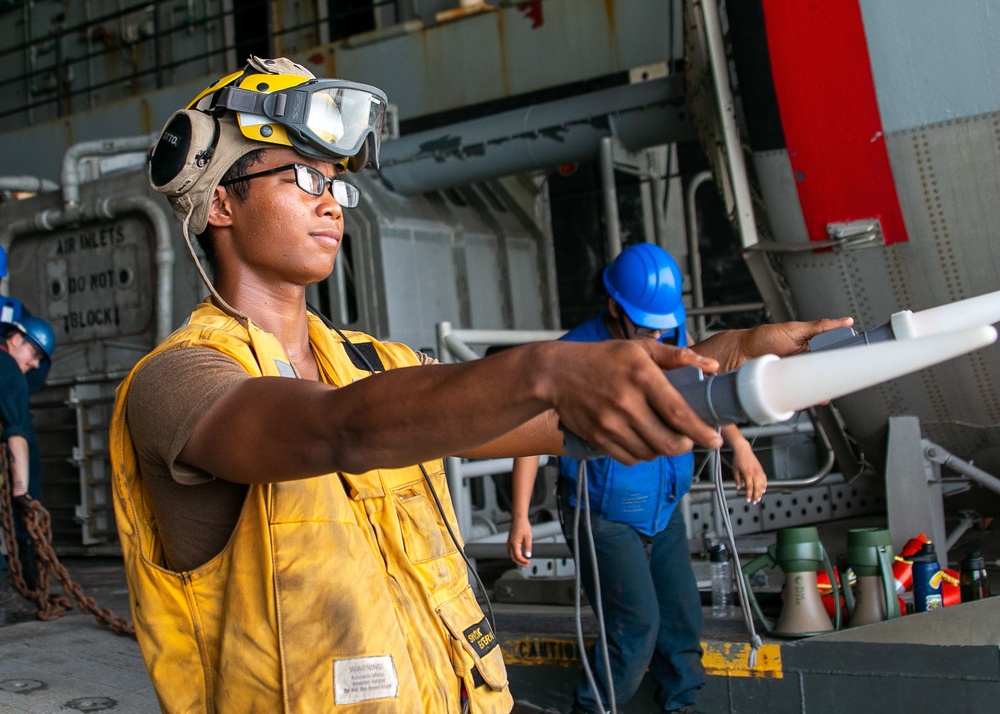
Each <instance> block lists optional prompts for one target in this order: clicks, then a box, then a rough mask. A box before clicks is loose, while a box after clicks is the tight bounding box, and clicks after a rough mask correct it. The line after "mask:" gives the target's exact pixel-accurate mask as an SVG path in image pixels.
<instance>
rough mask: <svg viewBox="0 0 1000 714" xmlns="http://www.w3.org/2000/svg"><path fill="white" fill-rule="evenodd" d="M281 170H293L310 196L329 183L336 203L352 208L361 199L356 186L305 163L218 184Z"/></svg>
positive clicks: (299, 185)
mask: <svg viewBox="0 0 1000 714" xmlns="http://www.w3.org/2000/svg"><path fill="white" fill-rule="evenodd" d="M282 171H294V172H295V185H296V186H298V187H299V188H301V189H302V190H303V191H305V192H306V193H308V194H309V195H310V196H322V195H323V191H324V189H326V187H327V185H329V186H330V195H331V196H333V197H334V198H335V199H337V203H339V204H340V205H341V206H343V207H344V208H354V207H356V206H357V205H358V203H360V201H361V191H359V190H358V187H357V186H352V185H351V184H349V183H347V182H346V181H343V180H341V179H338V178H327V177H326V176H324V175H323V173H322V172H321V171H319V170H318V169H314V168H313V167H312V166H306V165H305V164H285V165H284V166H278V167H277V168H273V169H268V170H267V171H258V172H257V173H255V174H247V175H246V176H240V177H238V178H231V179H227V180H226V181H220V182H219V185H220V186H229V185H230V184H234V183H237V182H239V181H249V180H250V179H255V178H260V177H261V176H270V175H271V174H277V173H281V172H282Z"/></svg>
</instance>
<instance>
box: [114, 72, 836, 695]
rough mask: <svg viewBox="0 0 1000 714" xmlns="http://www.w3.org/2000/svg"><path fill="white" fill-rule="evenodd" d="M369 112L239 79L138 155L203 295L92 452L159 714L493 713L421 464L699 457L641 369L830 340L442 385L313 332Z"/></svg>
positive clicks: (370, 348)
mask: <svg viewBox="0 0 1000 714" xmlns="http://www.w3.org/2000/svg"><path fill="white" fill-rule="evenodd" d="M385 102H386V99H385V95H384V94H383V93H382V92H381V91H380V90H378V89H376V88H374V87H370V86H366V85H360V84H356V83H352V82H345V81H341V80H327V79H319V80H317V79H315V78H314V77H313V76H312V74H310V73H309V72H308V70H306V69H305V68H303V67H301V66H300V65H297V64H295V63H293V62H290V61H289V60H286V59H277V60H262V59H259V58H251V59H250V60H249V63H248V65H247V67H246V69H245V70H243V71H241V72H237V73H235V74H233V75H230V76H228V77H225V78H223V79H222V80H220V81H219V82H218V83H216V84H215V85H213V86H212V87H209V88H208V89H206V90H205V91H204V92H203V93H201V94H200V95H199V96H198V97H196V98H195V99H194V101H192V103H191V104H190V105H189V106H188V107H187V108H186V109H184V110H182V111H179V112H177V113H175V114H174V115H173V116H172V117H171V118H170V119H169V120H168V121H167V124H166V126H165V127H164V129H163V131H162V133H161V135H160V137H159V140H158V141H157V143H156V145H155V147H154V150H153V152H152V154H151V158H150V180H151V183H152V185H153V186H154V188H155V189H156V190H158V191H160V192H161V193H163V194H165V195H166V196H167V198H168V199H169V200H170V203H171V205H172V207H173V208H174V211H175V213H176V214H177V216H178V218H180V219H181V221H182V222H183V231H184V236H185V239H187V240H188V242H189V247H191V246H190V235H192V234H194V235H196V236H197V238H198V241H199V243H200V244H201V247H202V249H203V252H204V253H205V255H206V256H207V259H208V261H209V264H210V266H211V268H212V272H213V273H214V275H213V278H214V279H213V280H211V281H210V280H209V279H208V277H207V276H203V277H205V282H206V284H207V286H208V287H209V290H210V292H211V293H212V296H211V297H210V298H208V299H206V301H205V302H203V303H202V304H201V305H199V306H198V308H197V309H196V310H195V311H194V313H193V314H192V315H191V316H190V318H189V319H188V321H187V322H186V324H185V325H184V326H183V327H181V328H180V329H178V330H177V331H176V332H175V333H174V334H173V335H171V336H170V337H169V338H168V339H167V340H166V341H164V342H163V344H161V345H160V346H159V347H158V348H157V349H155V350H154V351H153V352H152V353H151V354H150V355H148V356H147V357H146V358H144V359H143V360H142V361H141V362H140V363H139V364H138V365H136V367H135V368H134V369H133V371H132V373H131V374H130V375H129V377H128V378H127V379H126V380H125V381H124V382H123V383H122V385H121V387H120V388H119V391H118V395H117V401H116V405H115V413H114V417H113V421H112V426H111V450H112V464H113V471H114V496H115V509H116V516H117V520H118V528H119V533H120V538H121V543H122V550H123V554H124V560H125V567H126V572H127V576H128V582H129V591H130V598H131V611H132V616H133V619H134V622H135V628H136V634H137V637H138V640H139V644H140V646H141V649H142V654H143V657H144V659H145V662H146V665H147V668H148V669H149V672H150V675H151V677H152V680H153V683H154V685H155V688H156V692H157V696H158V697H159V700H160V704H161V706H162V708H163V710H164V711H166V712H184V713H188V712H221V713H229V712H238V713H242V712H268V714H271V713H273V712H282V711H285V712H303V713H307V714H311V713H314V712H365V713H366V714H367V713H369V712H374V713H379V712H393V713H399V714H411V713H413V712H429V713H432V714H450V713H456V714H457V713H458V712H460V711H463V710H467V711H470V712H473V713H485V712H507V711H509V710H510V709H511V706H512V699H511V695H510V692H509V690H508V683H507V675H506V671H505V669H504V665H503V660H502V656H501V653H500V649H499V647H498V644H497V639H496V635H495V633H494V632H493V631H492V628H491V627H490V623H489V622H488V621H487V619H486V618H485V617H484V616H483V612H482V610H481V609H480V607H479V605H478V604H477V602H476V599H475V597H474V595H473V592H472V590H471V588H470V586H469V582H468V576H467V571H466V566H465V563H464V561H463V560H462V558H461V555H460V553H459V542H458V533H457V526H456V523H455V517H454V513H453V511H452V508H451V499H450V495H449V493H448V489H447V485H446V483H445V479H444V475H443V471H442V466H441V461H440V457H441V456H443V455H447V454H465V455H469V456H475V457H492V456H501V455H506V456H517V455H526V454H537V453H561V444H562V432H561V431H560V429H559V420H560V419H561V420H562V422H563V423H564V424H565V425H566V427H567V428H569V429H571V430H572V431H574V432H575V433H577V434H579V435H580V436H581V437H583V438H584V439H586V440H587V441H588V442H590V443H591V444H592V445H593V446H595V447H596V448H598V449H600V450H602V451H603V452H605V453H607V454H609V455H612V456H613V457H614V458H616V459H618V460H620V461H624V462H626V463H634V462H636V461H637V460H644V459H651V458H654V457H657V456H659V455H663V454H674V453H681V452H684V451H688V450H690V449H691V447H692V442H693V441H694V442H697V443H699V444H702V445H706V446H714V445H716V444H717V443H718V440H719V437H718V435H717V434H716V432H715V431H714V430H713V429H711V428H709V427H708V426H707V425H705V424H704V423H702V422H700V421H699V420H698V419H697V418H696V417H695V416H694V414H693V413H692V412H691V411H690V410H689V409H688V407H687V405H686V404H685V403H684V402H683V400H682V399H680V397H679V396H678V395H677V394H676V392H674V391H673V390H672V389H670V388H669V386H668V384H667V382H666V381H665V379H664V377H663V374H662V370H663V369H668V368H671V367H677V366H681V365H686V364H693V365H697V366H699V367H702V368H705V369H710V370H711V369H716V368H718V366H719V365H718V364H717V362H716V360H715V359H712V358H711V357H723V358H724V361H723V366H724V367H725V368H731V366H734V365H735V364H738V363H739V362H740V361H742V360H743V359H745V358H747V357H749V356H752V355H754V354H760V353H762V352H775V353H778V354H787V353H790V352H794V351H798V350H800V349H802V348H803V346H804V345H805V343H806V341H807V340H808V339H809V337H811V336H812V335H814V334H816V333H817V332H819V331H822V330H823V329H829V328H830V327H832V326H835V325H837V324H841V323H840V322H837V321H823V322H817V323H791V324H790V326H787V325H786V326H784V327H777V326H768V327H767V328H757V329H756V330H754V331H750V332H742V333H727V334H726V335H722V336H720V337H718V338H717V339H714V340H713V341H709V342H706V343H703V344H704V345H707V346H704V347H700V349H701V351H702V352H703V354H704V355H708V356H701V355H698V354H696V353H695V352H694V351H691V350H676V349H673V348H670V347H667V346H664V345H660V344H656V343H653V342H652V341H649V343H650V344H648V345H645V344H644V345H640V344H630V343H625V342H621V341H612V342H606V343H601V344H572V343H546V344H538V345H532V346H528V347H525V348H519V349H514V350H508V351H505V352H503V353H501V354H498V355H495V356H493V357H490V358H487V359H484V360H480V361H478V362H474V363H466V364H460V365H439V364H428V363H430V362H432V360H429V359H428V358H427V357H425V356H424V355H421V354H418V353H415V352H413V351H412V350H410V349H409V348H407V347H404V346H402V345H399V344H389V343H382V342H379V341H377V340H375V339H373V338H372V337H369V336H367V335H364V334H360V333H351V332H348V333H342V332H339V331H336V330H335V329H331V328H330V327H329V326H328V325H326V324H325V323H324V322H323V321H322V320H321V319H320V318H318V317H316V316H314V315H312V314H310V313H309V311H308V310H307V307H306V301H305V292H306V286H307V285H309V284H310V283H314V282H317V281H319V280H323V279H325V278H326V277H327V276H329V274H330V273H331V272H332V270H333V265H334V260H335V258H336V256H337V253H338V250H339V248H340V243H341V240H342V237H343V226H344V224H343V210H344V209H345V208H350V207H353V206H356V205H357V203H358V201H359V194H358V190H357V189H356V188H355V187H354V186H352V185H351V184H349V183H348V182H346V181H345V180H344V179H343V178H341V175H342V174H343V173H344V172H345V171H347V170H350V171H360V170H361V169H363V168H364V167H366V166H377V164H378V149H379V143H378V142H379V130H380V126H381V122H382V117H383V111H384V109H385ZM191 250H192V255H193V256H194V255H195V252H194V249H193V247H191ZM195 260H196V263H197V262H198V261H197V258H195ZM199 268H200V264H199ZM404 367H406V368H407V369H402V368H404Z"/></svg>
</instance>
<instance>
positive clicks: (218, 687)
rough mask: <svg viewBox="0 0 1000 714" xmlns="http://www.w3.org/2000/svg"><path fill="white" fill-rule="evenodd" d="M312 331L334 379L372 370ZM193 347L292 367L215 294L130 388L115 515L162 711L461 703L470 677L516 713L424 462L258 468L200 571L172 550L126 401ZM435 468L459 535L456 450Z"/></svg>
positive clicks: (118, 430)
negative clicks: (167, 360) (169, 553)
mask: <svg viewBox="0 0 1000 714" xmlns="http://www.w3.org/2000/svg"><path fill="white" fill-rule="evenodd" d="M346 337H347V339H348V340H349V341H350V342H352V343H355V344H357V345H359V347H360V348H361V349H362V351H364V352H365V353H366V354H367V355H369V356H374V360H373V361H374V362H375V363H376V364H377V363H379V362H380V363H381V366H383V367H384V368H386V369H392V368H395V367H402V366H407V365H416V364H418V359H417V357H416V355H415V354H414V353H413V352H412V351H411V350H410V349H409V348H407V347H405V346H403V345H398V344H392V343H380V342H378V341H376V340H373V339H372V338H371V337H368V336H367V335H363V334H361V333H346ZM309 339H310V342H311V344H312V349H313V353H314V354H315V355H316V358H317V362H318V364H319V368H320V372H321V373H322V376H323V379H324V381H326V382H327V383H330V384H335V385H346V384H350V383H351V382H353V381H355V380H357V379H362V378H364V377H367V376H368V375H369V374H370V372H369V370H368V369H367V367H366V366H365V365H364V363H363V362H362V363H361V366H357V365H355V364H354V363H353V362H352V359H351V357H350V354H349V353H348V351H347V350H348V349H349V348H347V347H346V346H345V345H344V343H343V341H342V340H341V338H340V337H339V336H338V335H336V334H335V333H334V332H332V331H331V330H329V329H328V328H327V327H326V326H325V325H323V323H322V322H321V321H320V320H319V319H318V318H316V317H314V316H312V315H310V318H309ZM183 347H209V348H211V349H215V350H218V351H220V352H222V353H223V354H226V355H228V356H230V357H232V358H234V359H236V360H237V361H239V363H240V364H241V365H243V367H244V368H245V369H246V370H247V372H248V373H250V374H251V375H254V376H281V375H285V376H288V375H289V373H290V371H291V370H290V367H289V364H290V363H289V360H288V357H287V356H286V355H285V353H284V351H283V350H282V348H281V346H280V344H279V343H278V341H277V340H276V339H275V338H274V337H273V336H272V335H270V334H269V333H267V332H264V331H263V330H261V329H260V328H258V327H256V326H255V325H253V324H252V323H250V324H249V326H247V327H244V326H242V325H241V324H240V323H239V322H238V321H236V320H235V319H233V318H232V317H230V316H229V315H226V314H225V313H223V312H222V311H220V310H219V309H218V308H216V307H214V306H213V305H212V304H211V303H208V302H206V303H202V304H201V305H199V307H198V308H197V309H196V310H195V312H194V313H193V314H192V315H191V317H190V319H189V321H188V323H187V324H186V325H185V326H184V327H181V328H180V329H178V330H177V331H176V332H175V333H174V334H173V335H171V336H170V337H168V338H167V339H166V340H165V341H164V342H163V343H162V344H161V345H160V346H159V347H158V348H157V349H156V350H154V351H153V352H152V353H150V355H149V356H147V357H146V358H144V359H143V360H142V361H140V362H139V364H137V365H136V367H135V368H133V370H132V372H131V374H130V375H129V376H128V377H127V378H126V379H125V381H124V382H122V384H121V386H120V387H119V388H118V392H117V397H116V404H115V411H114V415H113V417H112V423H111V463H112V471H113V479H114V505H115V514H116V517H117V522H118V531H119V536H120V540H121V546H122V552H123V555H124V564H125V570H126V574H127V577H128V584H129V597H130V605H131V612H132V618H133V620H134V623H135V629H136V636H137V638H138V641H139V645H140V649H141V651H142V655H143V658H144V660H145V663H146V667H147V669H148V670H149V673H150V677H151V678H152V681H153V685H154V687H155V689H156V693H157V696H158V698H159V700H160V705H161V707H162V708H163V710H164V711H165V712H183V713H185V714H188V713H193V712H219V713H220V714H229V713H230V712H238V713H242V712H268V713H269V714H270V713H271V712H282V711H284V712H301V713H303V714H314V713H316V712H364V713H365V714H369V713H372V714H381V713H386V714H389V713H392V714H413V712H419V711H423V712H427V713H432V714H441V713H447V712H456V713H457V712H459V711H460V688H463V687H462V685H464V689H466V690H467V692H468V697H469V704H470V710H471V712H473V713H484V714H485V713H493V712H509V711H510V709H511V708H512V706H513V701H512V699H511V696H510V692H509V689H508V686H507V674H506V670H505V668H504V664H503V658H502V655H501V652H500V648H499V646H498V643H497V641H496V637H495V635H494V633H493V632H492V630H491V629H490V627H489V624H488V622H487V620H486V618H485V617H484V616H483V612H482V610H481V608H480V607H479V605H478V603H477V602H476V599H475V595H474V593H473V591H472V589H471V587H470V586H469V581H468V573H467V571H466V565H465V562H464V561H463V560H462V557H461V555H460V554H459V553H458V549H457V547H456V546H455V544H454V543H453V542H452V540H451V536H449V534H448V532H447V530H446V528H445V523H444V520H443V519H442V516H441V514H440V512H439V511H438V508H437V507H436V505H435V503H434V499H433V496H432V495H431V493H430V492H429V489H428V487H427V483H426V480H425V479H424V476H423V474H422V473H421V471H420V468H419V467H418V466H412V467H408V468H402V469H376V470H374V471H369V472H367V473H363V474H343V473H339V474H338V473H333V474H327V475H324V476H317V477H314V478H308V479H302V480H298V481H287V482H282V483H271V484H257V485H253V486H251V487H250V488H249V492H248V494H247V497H246V501H245V503H244V506H243V510H242V513H241V515H240V517H239V521H238V523H237V525H236V528H235V530H234V532H233V535H232V537H231V538H230V540H229V542H228V544H227V545H226V547H225V548H224V549H223V551H222V552H221V553H219V554H218V555H217V556H215V557H214V558H212V559H211V560H210V561H209V562H207V563H205V564H204V565H202V566H200V567H198V568H196V569H195V570H191V571H188V572H174V571H171V570H168V569H166V568H164V567H163V565H162V563H163V560H162V556H161V544H160V541H159V536H158V533H157V528H156V522H155V519H154V517H153V511H152V509H151V507H150V504H149V502H148V496H147V492H146V489H145V487H144V485H143V481H142V479H141V478H140V473H139V469H138V462H137V457H136V453H135V449H134V447H133V444H132V441H131V438H130V436H129V429H128V424H127V421H126V414H125V406H126V403H127V397H128V390H129V385H130V384H131V381H132V377H133V375H134V374H135V373H136V371H137V370H138V369H139V368H140V367H141V366H142V364H143V362H144V361H145V360H146V359H149V357H151V356H152V355H154V354H157V353H159V352H162V351H163V350H167V349H177V348H183ZM359 361H360V360H359ZM424 468H425V469H426V471H427V473H428V474H429V475H430V478H431V480H432V481H433V484H434V488H435V489H436V491H437V493H438V495H439V497H440V500H441V502H442V505H443V507H444V510H445V513H446V517H447V519H448V521H449V523H450V524H451V528H452V531H453V532H454V533H455V534H456V536H457V534H458V526H457V524H456V519H455V514H454V511H453V510H452V507H451V499H450V496H449V494H448V487H447V483H446V480H445V476H444V472H443V468H442V464H441V461H440V460H437V461H434V462H428V463H426V464H424Z"/></svg>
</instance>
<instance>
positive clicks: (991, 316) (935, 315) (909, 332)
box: [889, 290, 1000, 340]
mask: <svg viewBox="0 0 1000 714" xmlns="http://www.w3.org/2000/svg"><path fill="white" fill-rule="evenodd" d="M996 322H1000V290H997V291H995V292H992V293H986V294H985V295H980V296H978V297H974V298H969V299H967V300H958V301H956V302H952V303H948V304H947V305H939V306H938V307H932V308H929V309H927V310H921V311H920V312H911V311H909V310H903V311H902V312H897V313H895V314H893V315H892V317H890V318H889V323H890V324H891V325H892V332H893V334H894V335H895V336H896V339H897V340H909V339H913V338H915V337H926V336H928V335H940V334H943V333H946V332H955V331H956V330H964V329H966V328H969V327H974V326H976V325H992V324H994V323H996Z"/></svg>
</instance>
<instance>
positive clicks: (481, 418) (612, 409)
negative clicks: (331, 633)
mask: <svg viewBox="0 0 1000 714" xmlns="http://www.w3.org/2000/svg"><path fill="white" fill-rule="evenodd" d="M645 343H648V344H645ZM684 365H696V366H699V367H701V368H703V369H705V370H707V371H714V369H715V368H716V367H717V364H716V363H715V361H714V360H712V359H707V358H704V357H702V356H699V355H697V354H696V353H694V352H693V351H691V350H678V349H676V348H672V347H669V346H666V345H661V344H658V343H655V342H653V341H652V340H643V341H636V342H626V341H624V340H609V341H606V342H600V343H571V342H544V343H536V344H532V345H526V346H524V347H519V348H515V349H510V350H505V351H503V352H500V353H498V354H496V355H493V356H491V357H487V358H484V359H481V360H476V361H474V362H467V363H463V364H449V365H429V366H423V367H409V368H403V369H395V370H389V371H388V372H383V373H379V374H377V375H373V376H371V377H366V378H365V379H362V380H359V381H357V382H355V383H353V384H350V385H347V386H345V387H342V388H339V389H338V388H334V387H330V386H327V385H323V384H320V383H317V382H311V381H307V380H299V379H287V378H282V377H261V378H258V379H247V380H245V381H242V382H240V383H239V384H237V385H236V386H234V387H232V388H231V389H229V390H228V391H227V392H226V393H225V394H223V395H222V396H221V397H220V398H219V400H218V401H217V402H216V403H215V404H214V405H213V406H212V407H211V408H210V409H209V410H208V412H207V413H206V414H205V415H204V416H203V417H202V418H201V419H200V421H199V422H198V424H197V426H195V428H194V431H193V432H192V434H191V436H190V438H189V439H188V441H187V443H186V444H185V446H184V448H183V449H182V450H181V452H180V454H179V456H178V461H179V462H181V463H184V464H187V465H189V466H193V467H195V468H198V469H201V470H203V471H206V472H208V473H210V474H212V475H214V476H216V477H218V478H222V479H226V480H229V481H235V482H239V483H266V482H270V481H280V480H288V479H295V478H307V477H310V476H316V475H319V474H325V473H330V472H333V471H345V472H348V473H360V472H363V471H367V470H370V469H373V468H378V467H381V468H394V467H401V466H406V465H410V464H413V463H417V462H420V461H426V460H428V459H432V458H437V457H440V456H444V455H447V454H465V455H469V456H476V457H480V458H484V457H493V456H517V455H527V454H540V453H555V454H559V453H562V432H561V431H560V430H559V429H558V428H557V425H558V423H559V421H561V422H562V423H563V424H565V426H566V428H568V429H570V430H571V431H573V432H574V433H576V434H577V435H579V436H580V437H581V438H583V439H584V440H586V441H587V442H589V443H590V444H591V445H593V446H594V447H595V448H597V449H599V450H601V451H602V452H604V453H606V454H608V455H609V456H612V457H613V458H615V459H617V460H619V461H622V462H623V463H636V462H637V461H640V460H650V459H653V458H655V457H657V456H660V455H671V454H677V453H683V452H684V451H687V450H690V449H691V448H692V446H693V442H697V443H699V444H702V445H704V446H708V447H713V448H714V447H715V446H717V445H719V444H720V443H721V440H720V438H719V436H718V434H717V433H716V432H715V430H714V429H712V428H711V427H709V426H708V425H707V424H705V423H704V422H702V421H701V420H700V419H699V418H698V417H697V416H696V415H695V414H694V412H693V411H692V410H691V409H690V407H689V406H688V405H687V403H686V402H685V401H684V400H683V398H682V397H681V396H680V395H679V394H678V393H677V392H676V391H675V390H674V389H673V387H671V386H670V384H669V382H668V381H667V379H666V377H665V376H664V374H663V370H665V369H672V368H676V367H680V366H684ZM550 410H551V413H549V414H546V412H549V411H550Z"/></svg>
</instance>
